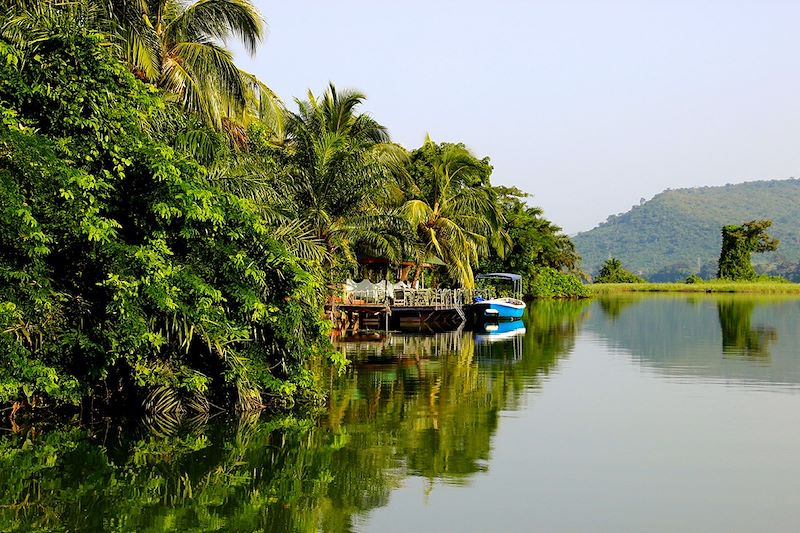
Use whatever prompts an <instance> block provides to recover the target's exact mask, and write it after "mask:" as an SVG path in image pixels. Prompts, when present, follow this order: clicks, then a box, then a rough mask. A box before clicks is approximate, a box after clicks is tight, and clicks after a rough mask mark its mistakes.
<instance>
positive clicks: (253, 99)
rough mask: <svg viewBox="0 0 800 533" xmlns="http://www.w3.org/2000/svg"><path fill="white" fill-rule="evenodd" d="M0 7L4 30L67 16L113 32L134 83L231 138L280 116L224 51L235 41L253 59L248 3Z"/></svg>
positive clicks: (84, 2) (91, 0)
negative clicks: (168, 97)
mask: <svg viewBox="0 0 800 533" xmlns="http://www.w3.org/2000/svg"><path fill="white" fill-rule="evenodd" d="M0 7H3V8H5V10H6V12H7V13H9V20H7V21H6V24H4V26H5V28H4V33H7V32H8V31H9V27H11V28H17V29H18V28H19V27H20V26H26V25H27V26H29V27H30V26H36V25H41V22H42V19H43V16H53V15H57V16H63V15H69V16H71V17H72V19H73V21H74V22H75V23H77V24H80V25H84V26H87V27H89V28H91V29H95V30H98V31H102V32H105V33H107V34H109V35H111V36H112V37H113V42H114V43H115V45H116V48H117V52H118V54H119V55H120V56H121V58H122V59H123V60H125V61H126V62H127V63H128V65H129V66H130V68H131V70H132V71H133V72H134V73H135V74H136V75H137V76H138V77H139V78H141V79H142V80H144V81H147V82H150V83H152V84H154V85H156V86H157V87H159V88H162V89H164V90H165V91H167V92H168V93H171V94H172V95H173V98H174V101H175V102H177V103H179V104H180V105H181V106H182V107H184V108H185V109H187V110H189V111H192V112H195V113H198V114H199V115H200V116H201V117H202V118H203V120H204V121H205V122H206V123H207V124H209V125H211V126H214V127H216V128H217V129H225V130H226V131H228V132H229V133H232V134H233V135H234V138H236V137H241V136H242V135H243V129H242V126H243V125H246V124H247V122H248V121H249V119H250V118H251V117H253V116H260V115H274V114H275V113H276V112H278V111H279V109H278V108H279V107H280V106H279V103H278V99H277V97H276V96H275V94H274V93H273V92H272V91H271V90H270V89H269V88H268V87H267V86H266V85H264V84H263V83H261V82H260V81H259V80H258V79H257V78H256V77H255V76H253V75H252V74H249V73H247V72H244V71H242V70H240V69H239V68H238V67H237V66H236V65H235V64H234V62H233V53H232V52H231V51H230V49H228V48H227V47H226V46H225V43H227V42H228V41H229V40H230V39H232V38H237V39H238V40H239V41H241V42H242V44H243V45H244V48H245V50H247V52H249V53H250V54H254V53H255V51H256V48H257V46H258V44H259V43H260V42H261V40H262V39H263V37H264V32H265V24H264V20H263V19H262V17H261V15H260V14H259V13H258V10H257V9H256V8H255V6H253V4H252V2H251V1H250V0H196V1H195V2H193V3H189V4H187V3H186V2H181V1H179V0H103V1H97V0H0Z"/></svg>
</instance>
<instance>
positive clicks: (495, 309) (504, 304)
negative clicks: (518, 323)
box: [482, 298, 525, 318]
mask: <svg viewBox="0 0 800 533" xmlns="http://www.w3.org/2000/svg"><path fill="white" fill-rule="evenodd" d="M482 304H483V306H485V307H484V309H483V316H485V317H486V318H522V314H523V313H524V312H525V302H523V301H522V300H518V299H516V298H492V299H491V300H484V301H483V302H482Z"/></svg>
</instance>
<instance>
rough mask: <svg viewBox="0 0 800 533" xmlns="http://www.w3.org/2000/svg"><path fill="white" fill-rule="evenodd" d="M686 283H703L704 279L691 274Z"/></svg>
mask: <svg viewBox="0 0 800 533" xmlns="http://www.w3.org/2000/svg"><path fill="white" fill-rule="evenodd" d="M686 283H689V284H691V283H703V278H701V277H700V276H698V275H697V274H691V275H690V276H689V277H688V278H686Z"/></svg>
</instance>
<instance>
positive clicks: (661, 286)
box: [587, 281, 800, 296]
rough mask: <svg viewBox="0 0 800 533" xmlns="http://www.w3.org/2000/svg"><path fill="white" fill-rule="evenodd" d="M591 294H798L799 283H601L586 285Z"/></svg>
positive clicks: (799, 293) (799, 290)
mask: <svg viewBox="0 0 800 533" xmlns="http://www.w3.org/2000/svg"><path fill="white" fill-rule="evenodd" d="M587 286H588V287H589V290H590V291H591V293H592V296H605V295H613V294H630V293H693V294H701V293H709V294H710V293H726V294H785V295H797V296H800V283H789V282H786V283H784V282H774V281H754V282H734V281H709V282H703V283H680V282H676V283H602V284H593V285H587Z"/></svg>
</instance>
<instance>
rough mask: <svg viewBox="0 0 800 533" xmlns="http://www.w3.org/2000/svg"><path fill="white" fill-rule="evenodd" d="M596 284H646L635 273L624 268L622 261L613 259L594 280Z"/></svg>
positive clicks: (604, 265)
mask: <svg viewBox="0 0 800 533" xmlns="http://www.w3.org/2000/svg"><path fill="white" fill-rule="evenodd" d="M594 282H595V283H645V280H644V279H642V278H641V277H639V276H637V275H636V274H634V273H633V272H628V271H627V270H625V269H624V268H622V261H620V260H619V259H617V258H615V257H612V258H610V259H608V260H607V261H606V262H605V263H604V264H603V267H602V268H601V269H600V273H599V274H598V275H597V277H596V278H594Z"/></svg>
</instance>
